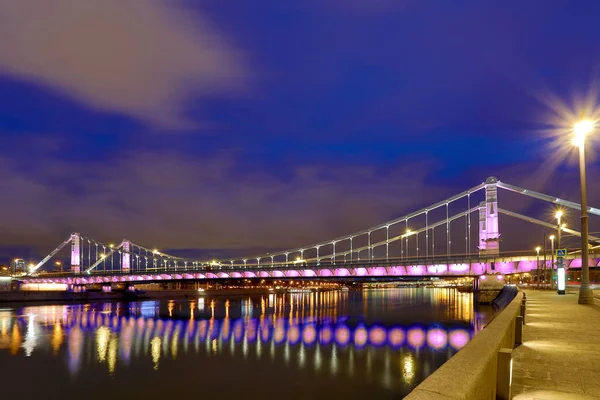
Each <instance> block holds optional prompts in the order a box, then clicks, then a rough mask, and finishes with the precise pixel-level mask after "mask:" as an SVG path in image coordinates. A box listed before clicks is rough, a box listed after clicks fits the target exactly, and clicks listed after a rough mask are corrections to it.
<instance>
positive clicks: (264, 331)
mask: <svg viewBox="0 0 600 400" xmlns="http://www.w3.org/2000/svg"><path fill="white" fill-rule="evenodd" d="M272 333H273V331H272V329H271V326H269V324H268V323H267V324H264V325H263V326H262V327H261V330H260V340H262V341H263V343H266V342H268V341H269V340H270V339H271V334H272Z"/></svg>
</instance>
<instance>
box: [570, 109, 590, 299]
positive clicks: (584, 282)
mask: <svg viewBox="0 0 600 400" xmlns="http://www.w3.org/2000/svg"><path fill="white" fill-rule="evenodd" d="M593 130H594V123H593V122H592V121H590V120H583V121H580V122H578V123H576V124H575V125H574V126H573V134H574V137H573V145H575V146H576V147H578V148H579V183H580V186H581V285H580V286H579V299H578V300H577V302H578V303H579V304H594V294H593V292H592V289H591V288H590V268H589V260H588V256H589V255H588V215H587V184H586V177H585V172H586V171H585V137H586V136H587V135H589V134H590V133H591V132H592V131H593Z"/></svg>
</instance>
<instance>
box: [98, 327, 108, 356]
mask: <svg viewBox="0 0 600 400" xmlns="http://www.w3.org/2000/svg"><path fill="white" fill-rule="evenodd" d="M109 340H110V329H108V328H107V327H106V326H101V327H100V328H98V330H96V351H97V353H98V361H100V362H104V361H105V360H106V352H107V351H108V341H109Z"/></svg>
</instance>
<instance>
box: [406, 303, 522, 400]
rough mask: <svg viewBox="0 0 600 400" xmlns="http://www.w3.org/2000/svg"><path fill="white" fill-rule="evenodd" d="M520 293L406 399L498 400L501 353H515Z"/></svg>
mask: <svg viewBox="0 0 600 400" xmlns="http://www.w3.org/2000/svg"><path fill="white" fill-rule="evenodd" d="M522 299H523V293H522V292H519V293H518V294H517V296H516V297H515V298H514V299H513V301H511V302H510V304H509V305H508V306H507V307H506V308H505V309H504V310H502V311H501V312H500V313H499V314H498V315H497V316H496V317H495V318H494V319H493V320H492V322H490V323H489V324H488V325H487V326H486V327H485V328H484V329H483V330H482V331H481V332H479V333H478V334H477V335H476V336H475V337H474V338H473V340H471V341H470V342H469V344H467V345H466V346H465V347H464V348H463V349H462V350H460V351H459V352H458V353H457V354H456V355H454V356H453V357H452V358H450V360H448V361H447V362H445V363H444V364H443V365H442V366H441V367H440V368H438V369H437V370H436V371H435V372H434V373H433V374H431V375H430V376H429V377H427V379H425V380H424V381H423V382H421V383H420V384H419V385H418V386H417V387H416V388H415V389H414V390H413V391H412V392H410V393H409V395H408V396H406V397H405V399H408V400H422V399H465V400H466V399H468V400H476V399H485V400H490V399H495V398H496V395H497V392H496V391H497V389H496V386H497V379H498V351H499V350H500V349H502V348H508V349H512V348H513V347H514V343H515V320H516V317H517V316H518V315H520V312H521V300H522Z"/></svg>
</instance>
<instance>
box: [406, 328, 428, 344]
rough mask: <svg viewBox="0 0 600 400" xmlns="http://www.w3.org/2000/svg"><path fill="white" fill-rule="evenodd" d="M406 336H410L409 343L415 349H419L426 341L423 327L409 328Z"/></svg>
mask: <svg viewBox="0 0 600 400" xmlns="http://www.w3.org/2000/svg"><path fill="white" fill-rule="evenodd" d="M406 336H407V337H408V344H409V345H410V346H411V347H412V348H413V349H418V348H420V347H422V346H423V343H425V333H424V332H423V330H422V329H421V328H411V329H409V330H408V332H407V335H406Z"/></svg>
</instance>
